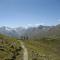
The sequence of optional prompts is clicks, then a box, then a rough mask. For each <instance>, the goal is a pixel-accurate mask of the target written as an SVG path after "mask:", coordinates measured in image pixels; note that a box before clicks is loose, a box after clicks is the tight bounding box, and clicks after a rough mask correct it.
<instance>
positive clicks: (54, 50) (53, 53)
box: [24, 38, 60, 60]
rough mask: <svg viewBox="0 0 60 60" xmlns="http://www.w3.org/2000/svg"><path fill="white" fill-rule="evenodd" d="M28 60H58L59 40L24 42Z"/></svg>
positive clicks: (59, 51) (59, 58)
mask: <svg viewBox="0 0 60 60" xmlns="http://www.w3.org/2000/svg"><path fill="white" fill-rule="evenodd" d="M24 42H25V45H26V47H27V48H28V53H29V60H60V39H59V38H56V39H55V38H42V39H40V40H25V41H24Z"/></svg>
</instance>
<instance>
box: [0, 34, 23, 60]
mask: <svg viewBox="0 0 60 60" xmlns="http://www.w3.org/2000/svg"><path fill="white" fill-rule="evenodd" d="M21 59H22V48H21V46H20V42H19V41H18V40H16V39H15V38H10V37H8V36H5V35H1V34H0V60H21Z"/></svg>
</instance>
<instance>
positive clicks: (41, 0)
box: [0, 0, 60, 27]
mask: <svg viewBox="0 0 60 60" xmlns="http://www.w3.org/2000/svg"><path fill="white" fill-rule="evenodd" d="M59 23H60V0H0V26H9V27H19V26H23V27H27V26H36V25H39V24H41V25H56V24H59Z"/></svg>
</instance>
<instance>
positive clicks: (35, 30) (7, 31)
mask: <svg viewBox="0 0 60 60" xmlns="http://www.w3.org/2000/svg"><path fill="white" fill-rule="evenodd" d="M0 34H4V35H8V36H11V37H17V38H20V37H21V36H25V37H26V36H28V37H29V39H31V38H32V39H33V38H35V39H38V38H40V37H47V36H49V37H50V36H52V37H55V36H58V37H59V36H60V24H58V25H55V26H43V25H39V26H37V27H28V28H23V27H18V28H10V27H6V26H2V27H0Z"/></svg>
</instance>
